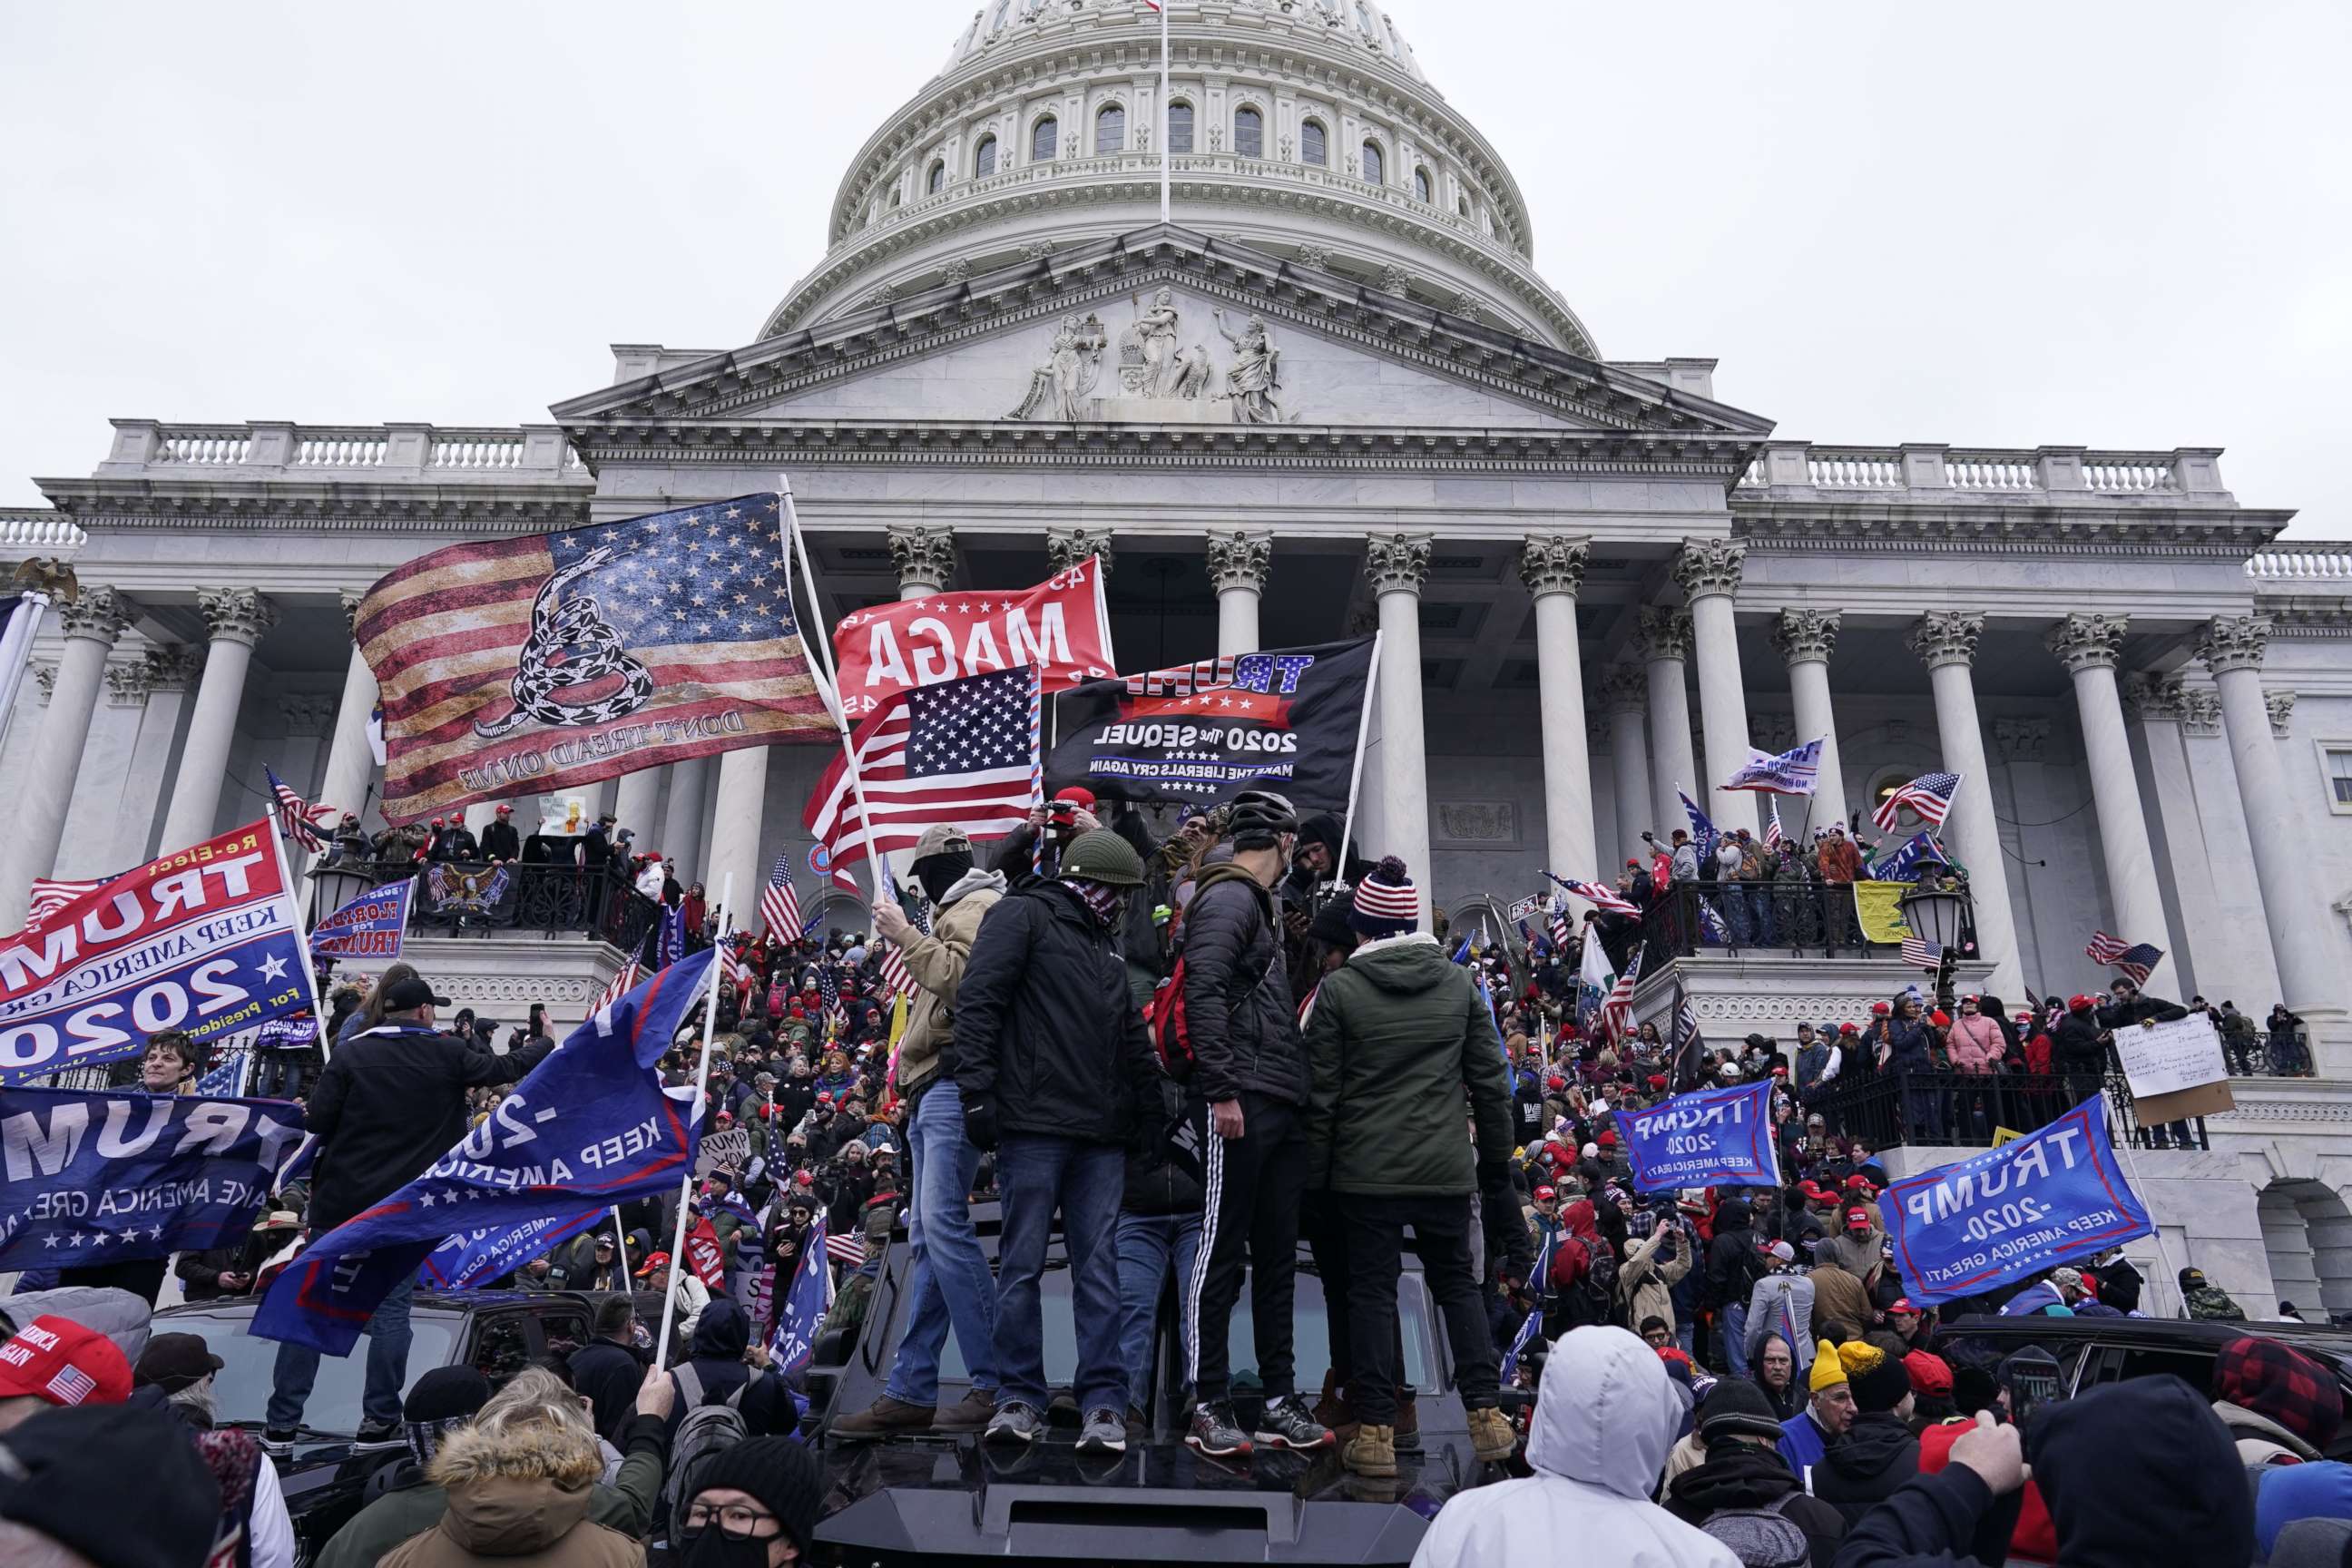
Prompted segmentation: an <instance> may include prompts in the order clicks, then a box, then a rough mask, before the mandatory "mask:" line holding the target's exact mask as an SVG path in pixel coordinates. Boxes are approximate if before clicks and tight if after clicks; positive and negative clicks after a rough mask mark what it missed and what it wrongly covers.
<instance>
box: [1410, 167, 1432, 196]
mask: <svg viewBox="0 0 2352 1568" xmlns="http://www.w3.org/2000/svg"><path fill="white" fill-rule="evenodd" d="M1412 196H1413V200H1415V201H1419V202H1425V201H1427V200H1429V196H1430V185H1429V171H1428V170H1426V169H1415V170H1414V171H1413V172H1412Z"/></svg>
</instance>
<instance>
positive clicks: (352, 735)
mask: <svg viewBox="0 0 2352 1568" xmlns="http://www.w3.org/2000/svg"><path fill="white" fill-rule="evenodd" d="M363 596H364V595H362V594H361V593H360V592H359V591H358V590H356V589H349V588H347V589H345V590H344V591H343V592H342V595H341V599H342V605H343V625H344V626H346V627H347V628H348V627H349V626H351V622H352V616H355V615H357V614H358V613H359V607H360V600H361V599H362V597H363ZM375 700H376V685H375V672H374V671H373V670H372V669H370V668H368V662H367V656H366V655H365V654H363V653H362V652H361V651H360V647H359V644H358V643H356V642H354V643H353V644H352V657H351V658H350V661H349V662H347V663H346V664H345V665H344V666H343V695H342V699H341V701H339V702H338V703H336V705H335V732H334V735H333V736H332V738H331V739H330V740H329V741H328V742H327V774H326V779H325V781H324V782H323V783H321V784H320V785H319V804H320V805H331V806H333V807H334V808H335V809H336V810H337V811H339V812H341V811H351V812H357V813H358V814H359V816H360V820H361V821H362V823H363V824H364V823H365V821H366V820H367V803H368V801H369V799H370V797H371V795H372V794H373V792H372V791H371V790H370V789H369V787H368V786H369V784H371V783H372V782H373V780H374V778H375V753H374V752H373V751H372V750H370V749H369V746H368V718H369V716H370V715H371V714H373V712H374V711H375Z"/></svg>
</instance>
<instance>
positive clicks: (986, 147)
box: [971, 136, 996, 180]
mask: <svg viewBox="0 0 2352 1568" xmlns="http://www.w3.org/2000/svg"><path fill="white" fill-rule="evenodd" d="M994 173H996V138H995V137H993V136H983V137H982V138H981V139H980V145H979V146H977V147H975V148H973V149H972V150H971V177H972V178H973V179H975V180H984V179H986V178H988V176H989V175H991V174H994Z"/></svg>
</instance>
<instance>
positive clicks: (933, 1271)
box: [833, 826, 1004, 1439]
mask: <svg viewBox="0 0 2352 1568" xmlns="http://www.w3.org/2000/svg"><path fill="white" fill-rule="evenodd" d="M908 870H909V871H911V872H912V874H913V876H914V879H915V880H916V881H917V882H919V883H920V884H921V886H922V889H923V894H924V896H925V898H927V899H928V900H929V902H930V906H931V918H930V921H929V930H928V931H926V930H924V929H922V928H921V927H919V926H918V925H916V924H915V922H914V921H910V920H908V918H907V915H906V911H905V910H901V909H900V908H899V907H898V904H897V903H896V902H895V901H892V900H883V901H882V902H880V903H877V904H876V905H875V906H874V931H875V934H876V935H877V937H879V938H881V939H883V940H885V941H887V942H891V943H893V944H895V945H896V946H897V947H898V953H899V956H900V957H901V958H903V959H904V960H905V961H906V964H907V973H908V975H910V976H911V977H912V978H913V979H914V982H915V994H914V995H913V996H912V997H911V998H910V999H909V1000H908V1005H907V1032H906V1033H905V1034H904V1035H902V1036H900V1037H899V1039H898V1096H899V1098H900V1099H902V1100H905V1101H906V1102H907V1149H908V1160H909V1163H910V1164H911V1166H912V1169H911V1170H910V1171H909V1172H908V1186H907V1192H908V1208H907V1244H908V1247H909V1248H910V1249H911V1250H912V1252H913V1255H914V1268H913V1269H912V1271H911V1272H910V1274H909V1284H908V1289H909V1291H910V1293H911V1295H912V1298H913V1300H912V1304H911V1305H910V1306H909V1307H908V1312H907V1329H906V1332H905V1333H904V1334H903V1335H902V1336H901V1337H900V1338H899V1341H898V1359H897V1361H896V1363H894V1364H893V1365H892V1367H891V1369H890V1381H889V1382H888V1383H887V1384H884V1385H883V1390H882V1394H881V1396H880V1397H879V1398H877V1399H876V1400H875V1402H874V1404H873V1405H872V1406H871V1407H870V1408H868V1409H865V1410H860V1411H855V1412H852V1413H851V1414H849V1415H844V1416H843V1417H842V1418H841V1419H840V1420H838V1421H835V1423H834V1424H833V1435H834V1436H836V1437H848V1438H853V1439H854V1438H870V1437H883V1436H889V1435H891V1434H893V1433H898V1432H921V1431H939V1432H977V1431H979V1430H980V1429H981V1428H982V1427H983V1426H987V1425H988V1421H989V1418H990V1417H991V1416H992V1415H994V1414H995V1412H996V1389H997V1379H996V1343H995V1342H996V1286H995V1281H994V1280H993V1279H992V1278H991V1276H990V1274H989V1269H988V1258H986V1257H985V1256H984V1255H983V1254H982V1252H981V1249H980V1240H979V1238H978V1237H976V1236H975V1235H974V1234H973V1232H972V1227H971V1208H970V1205H969V1198H970V1194H971V1184H972V1178H973V1176H974V1175H975V1174H976V1173H978V1171H979V1169H980V1151H979V1150H977V1149H975V1148H973V1147H972V1145H971V1141H970V1140H969V1139H967V1138H966V1137H965V1136H964V1126H963V1100H962V1096H961V1094H960V1093H959V1092H958V1090H957V1088H956V1080H955V1071H954V1068H955V1028H954V1023H955V1002H956V988H957V987H958V986H960V985H961V984H962V983H963V973H964V965H965V963H967V962H968V961H969V960H970V959H971V944H972V939H973V938H974V937H976V936H978V935H979V934H980V922H981V918H982V916H983V915H985V914H987V913H988V911H989V910H991V909H993V908H994V907H995V905H996V902H997V900H1000V899H1002V898H1003V896H1004V879H1003V876H1001V875H999V874H998V873H996V872H994V871H981V870H975V869H974V868H973V867H972V859H971V839H970V838H967V837H964V835H963V833H962V831H961V829H959V828H954V827H948V826H936V827H932V828H930V829H929V830H927V831H926V832H925V833H924V834H923V837H921V838H920V839H919V840H918V841H917V843H916V845H915V858H914V859H913V861H912V862H911V863H910V864H909V866H908ZM943 1069H944V1070H943ZM950 1328H952V1329H954V1331H955V1337H956V1347H957V1348H958V1349H959V1350H961V1352H963V1361H964V1365H965V1366H966V1367H967V1368H968V1369H970V1372H971V1388H970V1390H968V1391H967V1392H966V1393H965V1394H964V1396H963V1397H962V1399H961V1400H960V1401H959V1402H958V1403H956V1404H955V1405H950V1406H948V1407H947V1408H945V1409H936V1408H935V1406H937V1405H938V1404H939V1398H940V1350H941V1349H942V1348H943V1347H944V1346H945V1345H946V1343H947V1338H948V1331H949V1330H950Z"/></svg>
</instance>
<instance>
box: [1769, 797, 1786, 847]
mask: <svg viewBox="0 0 2352 1568" xmlns="http://www.w3.org/2000/svg"><path fill="white" fill-rule="evenodd" d="M1787 839H1788V835H1787V834H1785V833H1783V832H1781V831H1780V802H1779V801H1777V800H1768V801H1766V802H1765V803H1764V847H1765V848H1767V849H1778V848H1779V847H1780V846H1781V845H1782V844H1783V843H1785V842H1786V841H1787Z"/></svg>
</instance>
